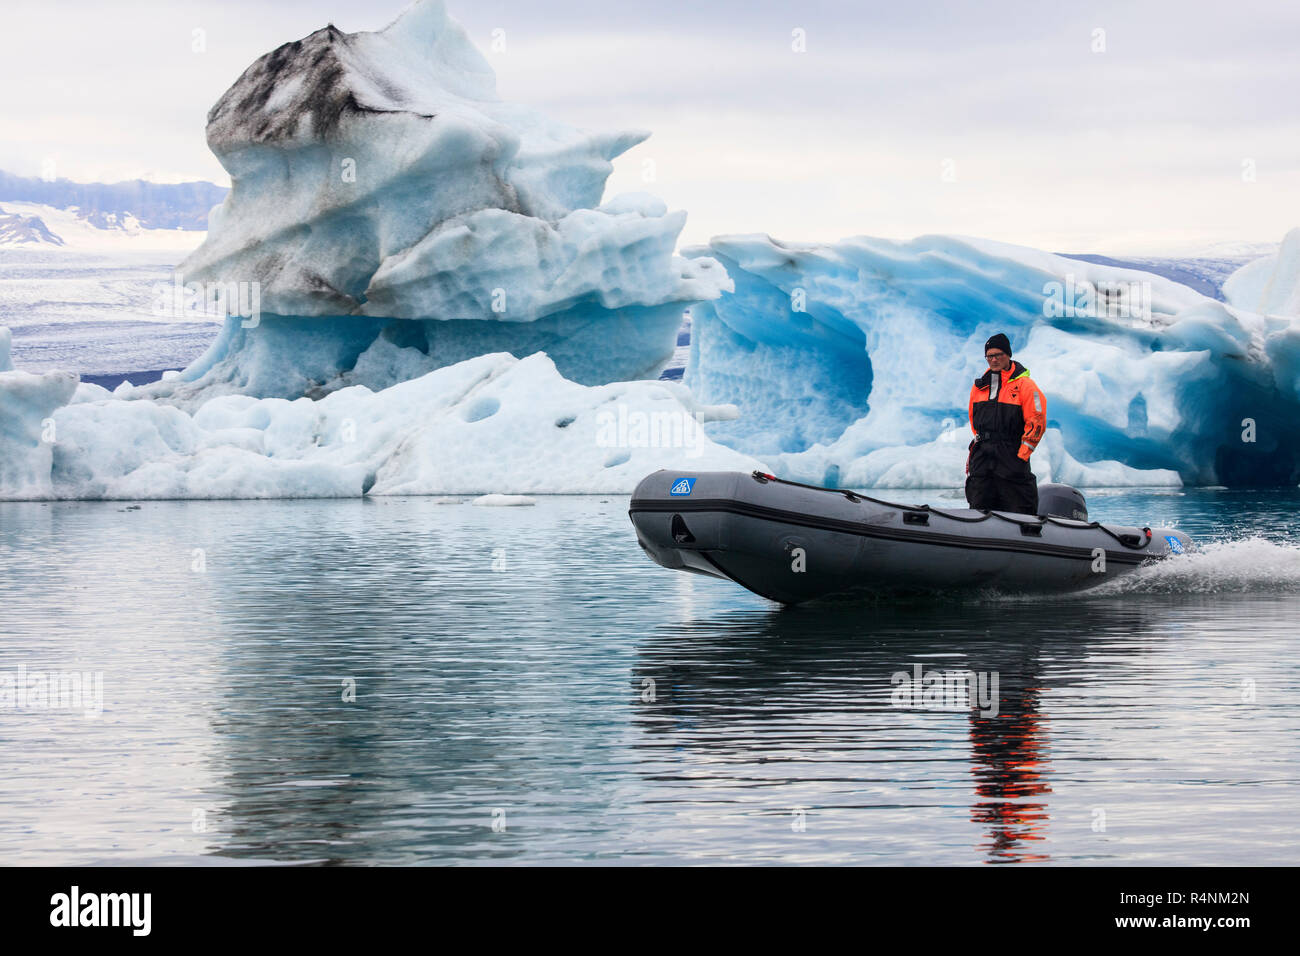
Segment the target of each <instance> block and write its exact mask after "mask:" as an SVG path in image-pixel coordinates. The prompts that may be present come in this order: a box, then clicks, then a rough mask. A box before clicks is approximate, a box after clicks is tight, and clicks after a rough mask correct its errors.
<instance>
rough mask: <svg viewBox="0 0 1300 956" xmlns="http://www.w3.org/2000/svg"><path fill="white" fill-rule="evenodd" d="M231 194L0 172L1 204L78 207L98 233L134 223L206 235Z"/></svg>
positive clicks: (218, 189)
mask: <svg viewBox="0 0 1300 956" xmlns="http://www.w3.org/2000/svg"><path fill="white" fill-rule="evenodd" d="M229 191H230V190H228V189H227V188H226V187H224V186H218V185H216V184H215V183H207V182H192V183H150V182H145V181H144V180H143V179H136V180H132V181H130V182H122V183H74V182H72V181H71V180H67V179H56V180H54V181H52V182H48V181H46V180H44V179H34V178H28V177H24V176H14V175H12V174H11V173H6V172H4V171H3V170H0V202H5V201H9V202H30V203H40V204H41V205H45V206H52V207H54V208H55V209H74V208H75V209H76V211H77V215H78V217H79V218H81V219H84V220H86V221H87V222H88V223H90V225H92V226H94V227H96V228H97V229H117V228H121V227H122V226H123V224H125V223H128V222H131V221H132V220H134V223H133V224H135V225H138V226H140V227H141V228H144V229H180V230H186V231H195V232H203V231H205V230H206V229H207V228H208V211H209V210H211V209H212V207H213V206H215V205H217V204H218V203H220V202H221V201H222V200H223V199H225V198H226V193H228V192H229Z"/></svg>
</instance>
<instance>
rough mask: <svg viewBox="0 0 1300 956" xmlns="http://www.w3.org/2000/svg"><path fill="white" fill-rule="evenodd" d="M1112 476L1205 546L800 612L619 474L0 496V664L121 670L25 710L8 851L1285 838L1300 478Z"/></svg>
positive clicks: (1215, 855)
mask: <svg viewBox="0 0 1300 956" xmlns="http://www.w3.org/2000/svg"><path fill="white" fill-rule="evenodd" d="M1089 504H1090V507H1091V509H1092V511H1093V512H1094V513H1095V514H1097V515H1098V516H1100V517H1102V518H1103V519H1106V520H1123V519H1126V518H1127V517H1128V516H1129V515H1131V514H1133V513H1135V512H1137V513H1143V514H1148V515H1150V516H1151V517H1152V519H1153V520H1159V521H1160V522H1161V523H1168V524H1172V525H1177V526H1178V527H1180V528H1182V529H1184V530H1187V531H1189V532H1190V533H1191V534H1192V535H1193V536H1195V537H1196V538H1197V539H1198V540H1199V541H1202V542H1206V543H1208V542H1216V541H1217V542H1218V543H1215V544H1209V546H1208V547H1207V548H1206V549H1205V551H1204V552H1203V553H1202V554H1200V555H1198V556H1196V557H1195V559H1194V560H1193V561H1190V562H1187V563H1184V564H1182V565H1180V566H1179V567H1177V568H1174V567H1172V566H1166V567H1164V568H1158V569H1154V570H1152V571H1151V572H1149V573H1143V572H1138V573H1137V574H1136V576H1135V577H1133V578H1130V579H1125V581H1126V582H1127V583H1126V584H1125V586H1124V589H1123V590H1122V591H1118V592H1111V593H1096V594H1091V595H1089V596H1086V597H1078V598H1069V599H1064V600H1060V599H1055V600H1028V599H1017V598H1015V597H1014V596H1005V597H1002V598H993V597H989V598H984V599H966V600H958V601H953V602H938V603H924V604H922V603H912V604H880V605H857V606H836V605H833V604H830V605H821V606H815V605H809V606H806V607H803V608H796V609H792V610H790V611H782V610H780V609H778V608H777V607H776V606H774V605H770V604H768V603H767V602H765V601H763V600H762V599H760V598H757V597H755V596H753V595H750V594H748V593H747V592H744V591H742V590H741V589H739V588H737V587H734V586H732V585H729V584H726V583H724V582H720V581H715V580H711V579H706V578H698V577H694V576H688V575H682V574H678V573H673V572H669V571H666V570H664V569H661V568H657V567H655V566H654V565H651V564H650V563H649V562H648V561H646V559H645V557H644V555H642V554H641V552H640V550H639V549H638V548H637V546H636V544H635V541H634V539H633V537H632V535H631V534H630V524H629V522H628V518H627V514H626V507H627V499H626V498H625V497H623V496H613V495H610V496H601V497H592V496H575V497H570V496H554V497H553V496H540V497H538V498H537V504H536V505H535V506H533V507H524V508H476V507H472V506H471V505H470V504H469V503H468V502H467V501H464V500H458V499H448V498H431V497H391V498H382V499H349V500H342V501H282V500H277V501H260V502H229V501H174V502H145V503H143V504H141V505H138V506H137V505H128V504H124V503H106V502H22V503H0V580H4V581H5V582H6V588H5V601H4V612H3V631H4V636H5V640H4V641H3V642H2V643H0V675H17V674H18V673H19V669H20V668H22V669H25V672H26V673H27V674H36V673H58V672H73V671H75V672H81V673H91V674H96V673H97V674H100V675H101V676H102V687H103V711H102V714H100V715H98V716H91V717H87V716H85V714H84V712H83V710H82V709H67V710H53V709H50V708H49V707H48V706H45V705H42V704H41V703H40V702H36V703H32V702H28V704H27V705H26V706H23V707H17V706H13V704H12V702H11V703H9V704H8V705H6V706H4V707H3V708H0V747H2V748H3V752H4V753H5V754H6V761H5V764H6V773H5V774H4V775H3V778H2V779H0V856H3V858H4V859H5V860H6V861H7V862H9V863H11V864H16V863H35V864H55V863H67V864H79V863H91V862H97V863H107V864H129V863H207V864H220V863H256V862H271V861H274V862H286V863H287V862H298V863H318V864H323V863H331V862H334V863H337V862H347V863H392V864H418V863H462V864H478V863H503V862H512V861H514V862H565V863H580V862H595V861H606V862H619V863H628V864H635V863H644V862H682V863H699V862H713V863H720V862H747V863H757V862H768V863H802V862H836V863H873V862H889V863H895V864H897V863H949V864H983V863H1002V862H1014V861H1022V862H1035V861H1042V862H1049V863H1062V862H1073V863H1089V864H1107V863H1110V864H1114V863H1121V864H1129V863H1145V864H1157V865H1164V864H1175V863H1187V864H1206V863H1214V864H1224V863H1243V864H1268V863H1278V864H1285V863H1290V862H1293V861H1294V858H1295V854H1296V851H1297V845H1296V835H1295V831H1294V828H1293V825H1292V824H1293V819H1294V805H1295V799H1294V795H1295V792H1296V787H1297V785H1300V757H1298V755H1297V752H1296V749H1295V747H1294V740H1295V737H1296V734H1297V733H1300V717H1297V714H1296V711H1295V709H1294V708H1293V707H1291V706H1290V702H1291V701H1293V700H1294V699H1295V694H1296V693H1297V691H1300V664H1297V662H1296V660H1295V655H1294V653H1293V651H1294V624H1293V622H1294V621H1295V620H1297V618H1300V549H1298V548H1297V547H1296V546H1295V545H1294V544H1293V543H1292V542H1294V541H1295V540H1296V536H1297V532H1300V519H1297V517H1296V516H1297V514H1298V513H1300V507H1298V506H1300V495H1298V494H1297V493H1296V492H1294V491H1274V492H1249V493H1248V492H1231V491H1218V492H1216V491H1202V490H1189V491H1185V492H1174V491H1127V492H1123V493H1115V494H1100V493H1098V494H1093V495H1092V496H1091V498H1090V501H1089ZM136 509H138V510H136ZM918 665H919V666H920V667H921V668H923V670H924V671H925V672H926V673H930V672H932V671H944V672H948V671H960V670H973V671H976V672H979V673H981V674H985V675H993V674H996V676H997V681H998V687H999V694H1000V711H999V714H998V716H997V717H992V716H991V715H990V716H984V715H981V713H980V712H979V711H978V710H972V709H971V708H970V707H966V708H964V709H960V710H958V711H952V710H944V709H942V708H929V707H920V708H912V707H899V706H895V705H894V701H893V700H892V698H891V695H892V693H893V691H894V689H895V685H894V683H892V681H893V678H894V675H895V674H897V673H900V672H906V673H909V674H910V673H912V672H913V671H914V668H915V667H916V666H918ZM2 682H3V677H0V703H3V701H4V697H3V693H2V691H3V683H2ZM1099 810H1100V811H1101V813H1100V814H1099V813H1098V811H1099ZM1099 826H1100V829H1098V827H1099Z"/></svg>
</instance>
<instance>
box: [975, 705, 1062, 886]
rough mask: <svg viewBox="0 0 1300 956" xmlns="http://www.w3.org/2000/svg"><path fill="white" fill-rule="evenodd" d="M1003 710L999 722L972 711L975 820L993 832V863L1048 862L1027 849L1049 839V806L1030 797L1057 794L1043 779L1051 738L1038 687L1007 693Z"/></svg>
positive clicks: (990, 859)
mask: <svg viewBox="0 0 1300 956" xmlns="http://www.w3.org/2000/svg"><path fill="white" fill-rule="evenodd" d="M1002 707H1003V708H1005V709H1004V710H1003V711H1002V712H1000V713H999V714H998V716H997V717H984V716H982V715H981V714H980V712H979V711H978V710H972V711H971V725H970V736H971V751H972V757H973V766H972V768H971V772H972V773H973V774H974V775H975V793H976V795H977V796H978V801H977V802H976V803H975V804H974V805H973V806H972V807H971V820H972V821H973V822H975V823H981V824H984V825H985V826H987V827H988V828H989V833H990V836H991V837H992V841H991V842H990V843H988V844H986V846H987V847H988V850H989V859H988V862H990V863H1009V862H1013V861H1042V860H1046V859H1048V856H1047V855H1046V854H1042V853H1034V852H1032V851H1031V850H1030V849H1029V848H1028V847H1025V846H1023V845H1022V844H1023V843H1024V842H1025V841H1031V840H1032V841H1041V840H1043V839H1044V833H1043V830H1044V828H1045V826H1046V823H1047V804H1046V803H1038V802H1026V801H1025V798H1026V797H1041V796H1042V795H1043V794H1046V793H1050V792H1051V788H1050V787H1049V786H1048V785H1047V783H1046V781H1045V780H1044V779H1043V778H1044V775H1045V772H1046V767H1047V762H1048V761H1047V756H1046V750H1047V737H1046V734H1045V733H1044V731H1043V728H1042V726H1041V724H1042V721H1043V718H1042V716H1041V715H1040V714H1039V713H1038V688H1037V687H1025V688H1023V689H1021V690H1013V691H1011V692H1009V693H1004V694H1002Z"/></svg>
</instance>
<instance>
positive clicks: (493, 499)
mask: <svg viewBox="0 0 1300 956" xmlns="http://www.w3.org/2000/svg"><path fill="white" fill-rule="evenodd" d="M470 504H472V505H477V506H479V507H481V508H508V507H515V506H519V505H535V504H537V499H536V498H529V497H528V496H527V495H479V496H478V497H477V498H475V499H474V500H473V501H471V502H470Z"/></svg>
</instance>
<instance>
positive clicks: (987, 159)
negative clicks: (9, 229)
mask: <svg viewBox="0 0 1300 956" xmlns="http://www.w3.org/2000/svg"><path fill="white" fill-rule="evenodd" d="M405 6H406V4H405V3H404V2H402V0H368V2H366V3H357V2H355V0H287V2H286V0H277V2H274V3H268V2H265V0H261V2H243V0H229V2H220V3H216V2H187V0H179V2H176V0H169V2H152V0H115V2H113V3H103V2H101V0H94V2H82V0H38V2H29V0H5V2H4V6H3V10H2V11H0V25H2V27H3V29H0V36H3V37H4V38H5V41H6V42H5V44H4V54H3V56H2V57H0V102H2V103H3V109H2V110H0V168H3V169H6V170H9V171H11V172H17V173H22V174H26V175H39V174H40V173H41V172H42V169H43V168H44V165H45V164H46V163H48V162H49V161H51V160H52V161H53V162H54V164H55V165H54V168H55V169H56V171H57V174H58V175H59V176H66V177H68V178H72V179H77V180H96V181H112V180H118V179H125V178H134V177H137V176H142V177H145V178H152V179H160V180H165V181H175V180H178V179H189V178H202V179H211V180H214V181H216V182H220V183H223V184H226V183H228V182H229V180H228V179H227V177H226V176H225V173H224V170H222V168H221V166H220V164H219V163H217V161H216V160H215V158H213V156H212V155H211V154H210V153H209V152H208V150H207V146H206V144H205V142H204V138H203V126H204V118H205V116H206V113H207V110H208V108H209V107H210V106H211V105H212V104H213V103H214V102H215V101H216V100H217V98H218V97H219V96H220V95H221V93H222V92H223V91H224V90H225V89H226V88H227V87H228V86H229V85H230V84H231V83H232V82H233V81H234V80H235V78H236V77H237V76H238V75H239V74H240V73H241V72H242V71H243V69H244V68H245V67H246V66H248V64H249V63H251V62H252V61H253V60H254V59H256V58H257V57H258V56H260V55H261V54H263V53H265V52H267V51H269V50H271V49H273V48H274V47H276V46H278V45H279V44H281V43H283V42H285V41H287V40H291V39H297V38H299V37H302V36H305V35H306V34H308V33H310V32H312V31H313V30H315V29H317V28H319V27H321V26H323V25H324V24H325V23H326V22H330V21H332V22H334V23H335V24H336V25H337V26H338V27H340V28H341V29H343V30H346V31H349V32H351V31H355V30H373V29H380V28H382V27H383V26H385V25H387V24H388V23H389V22H390V21H391V20H392V19H393V18H394V17H395V16H396V15H397V14H398V13H399V12H400V11H401V10H402V9H403V8H404V7H405ZM449 7H450V9H451V11H452V13H453V15H454V16H456V17H457V18H458V19H459V20H460V21H461V22H462V23H464V24H465V26H466V28H467V29H468V31H469V33H470V35H471V36H472V37H473V38H474V40H475V42H476V43H478V45H479V47H480V49H482V50H483V51H484V53H485V55H487V57H488V59H489V60H490V62H492V64H493V65H494V66H495V68H496V70H497V76H498V89H499V92H500V94H501V96H502V97H503V98H505V99H509V100H515V101H520V102H526V103H528V104H530V105H532V106H535V107H537V108H539V109H541V110H543V111H545V112H546V113H548V114H549V115H551V116H552V117H554V118H556V119H560V120H564V121H566V122H569V123H572V124H574V125H577V126H583V127H588V128H597V129H599V128H611V129H617V128H645V129H650V130H652V131H653V132H654V135H653V136H652V137H651V138H650V140H649V141H647V142H646V143H644V144H642V145H640V146H638V147H636V148H635V149H633V150H632V151H630V152H629V153H627V154H625V155H624V156H623V157H622V158H621V159H619V160H617V161H616V171H615V173H614V175H613V176H612V177H611V179H610V184H609V187H610V188H609V192H608V193H607V195H613V194H614V193H616V192H621V191H627V190H648V191H651V192H654V193H656V194H658V195H660V196H662V197H663V198H664V199H665V200H666V201H667V202H668V204H669V206H670V207H671V208H674V209H686V210H687V211H688V212H689V214H690V218H689V219H688V222H687V226H686V230H685V232H684V233H683V237H682V239H683V243H692V242H701V241H704V240H706V239H707V238H708V237H709V236H711V235H717V234H722V233H743V232H766V233H769V234H771V235H773V236H776V237H778V238H783V239H791V240H833V239H838V238H842V237H844V236H850V235H875V236H890V237H896V238H909V237H912V236H916V235H922V234H925V233H934V232H949V233H961V234H968V235H979V236H987V237H990V238H995V239H1001V240H1004V241H1008V242H1017V243H1023V244H1026V245H1032V246H1037V247H1041V248H1046V249H1050V250H1053V251H1097V250H1112V251H1117V252H1119V251H1136V250H1140V249H1157V248H1167V249H1172V248H1173V247H1176V246H1179V245H1180V244H1183V243H1203V242H1210V241H1215V240H1234V239H1243V240H1257V241H1258V240H1278V239H1280V238H1281V237H1282V235H1283V234H1284V233H1285V232H1286V231H1287V230H1288V229H1290V228H1292V227H1294V226H1297V225H1300V95H1298V94H1300V82H1298V81H1300V55H1297V50H1300V4H1298V3H1291V2H1284V3H1279V2H1278V0H1267V2H1265V0H1235V2H1232V3H1230V4H1229V3H1224V2H1222V0H1177V2H1175V0H1170V2H1164V0H1159V2H1145V3H1143V2H1134V0H1127V2H1114V3H1111V2H1104V3H1090V2H1073V3H1054V2H1052V0H1032V2H1031V0H1026V2H1020V0H990V2H987V3H973V2H939V0H906V2H903V0H894V2H890V3H876V2H871V0H867V2H861V0H860V2H851V0H838V2H829V0H827V2H822V0H799V2H796V3H777V2H762V0H722V2H710V0H650V2H644V0H636V2H626V0H604V2H588V0H546V2H544V3H539V2H537V0H450V3H449ZM195 29H202V30H203V31H204V37H205V39H206V49H205V50H204V51H203V52H195V51H194V50H193V49H192V46H193V35H194V33H193V31H194V30H195ZM494 29H500V30H503V31H504V37H505V41H506V42H505V50H504V51H503V52H493V51H492V50H491V48H490V47H491V41H492V35H493V30H494ZM796 29H799V30H802V31H803V32H804V35H805V36H806V52H795V51H794V50H793V49H792V33H793V31H795V30H796ZM1099 30H1100V31H1104V35H1102V34H1099V33H1097V32H1096V31H1099ZM1099 42H1100V43H1104V51H1101V52H1097V51H1095V50H1094V47H1095V46H1098V45H1099ZM646 160H653V166H654V171H655V180H654V181H653V182H651V183H646V182H644V181H643V170H644V169H645V168H646V163H645V161H646ZM1252 174H1253V181H1249V180H1250V179H1251V178H1252Z"/></svg>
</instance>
